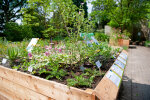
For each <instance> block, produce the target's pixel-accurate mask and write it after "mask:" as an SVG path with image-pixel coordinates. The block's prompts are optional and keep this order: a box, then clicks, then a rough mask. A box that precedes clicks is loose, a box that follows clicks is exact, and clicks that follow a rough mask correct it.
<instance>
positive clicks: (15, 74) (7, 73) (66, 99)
mask: <svg viewBox="0 0 150 100" xmlns="http://www.w3.org/2000/svg"><path fill="white" fill-rule="evenodd" d="M0 77H2V78H4V79H7V80H9V81H11V82H13V83H16V84H19V85H21V86H24V87H25V88H28V89H31V90H32V91H35V92H37V93H39V94H42V95H45V96H47V97H50V98H53V99H55V100H91V98H93V95H92V94H89V93H87V92H85V91H84V90H80V89H77V88H74V87H68V86H66V85H63V84H60V83H57V82H54V81H49V80H45V79H42V78H38V77H36V76H33V75H30V74H26V73H23V72H19V71H16V70H13V69H8V68H5V67H3V66H0Z"/></svg>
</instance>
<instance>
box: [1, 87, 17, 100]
mask: <svg viewBox="0 0 150 100" xmlns="http://www.w3.org/2000/svg"><path fill="white" fill-rule="evenodd" d="M0 94H1V95H2V96H3V97H4V98H3V99H4V100H5V98H6V100H19V98H18V97H15V96H14V93H13V92H11V91H9V90H7V89H5V88H4V87H0ZM3 99H0V100H3Z"/></svg>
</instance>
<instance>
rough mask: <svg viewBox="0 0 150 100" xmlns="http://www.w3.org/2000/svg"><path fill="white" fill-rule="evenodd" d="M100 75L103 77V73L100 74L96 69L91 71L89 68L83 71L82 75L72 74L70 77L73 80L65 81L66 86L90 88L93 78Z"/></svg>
mask: <svg viewBox="0 0 150 100" xmlns="http://www.w3.org/2000/svg"><path fill="white" fill-rule="evenodd" d="M100 75H104V73H100V72H99V71H97V70H96V69H94V70H91V69H90V68H87V69H85V71H84V73H82V74H81V75H75V73H73V72H72V76H73V77H74V78H72V79H67V84H68V86H76V87H81V86H86V87H91V85H92V83H93V81H94V78H95V77H97V76H100Z"/></svg>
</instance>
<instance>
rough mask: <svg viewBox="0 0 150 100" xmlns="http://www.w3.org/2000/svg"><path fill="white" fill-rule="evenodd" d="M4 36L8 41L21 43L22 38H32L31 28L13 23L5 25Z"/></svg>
mask: <svg viewBox="0 0 150 100" xmlns="http://www.w3.org/2000/svg"><path fill="white" fill-rule="evenodd" d="M4 34H5V35H6V38H7V39H8V40H9V41H21V40H23V39H24V38H32V37H34V35H33V34H32V29H31V27H29V26H27V25H18V24H17V23H14V22H9V23H6V25H5V31H4Z"/></svg>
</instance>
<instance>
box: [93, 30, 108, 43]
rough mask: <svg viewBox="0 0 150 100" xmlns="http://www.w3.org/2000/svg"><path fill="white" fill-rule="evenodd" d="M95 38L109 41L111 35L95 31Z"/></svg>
mask: <svg viewBox="0 0 150 100" xmlns="http://www.w3.org/2000/svg"><path fill="white" fill-rule="evenodd" d="M95 38H96V39H97V40H98V41H104V42H106V41H107V42H108V41H109V36H108V35H106V34H105V33H99V32H97V33H95Z"/></svg>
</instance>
